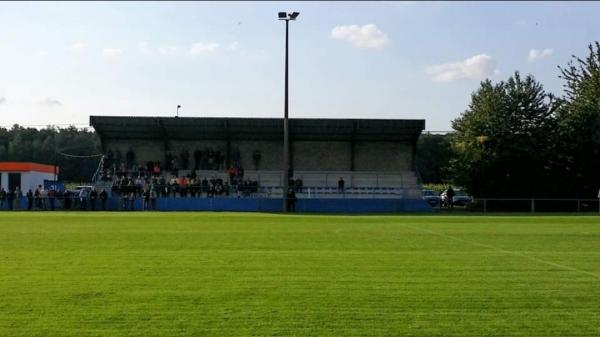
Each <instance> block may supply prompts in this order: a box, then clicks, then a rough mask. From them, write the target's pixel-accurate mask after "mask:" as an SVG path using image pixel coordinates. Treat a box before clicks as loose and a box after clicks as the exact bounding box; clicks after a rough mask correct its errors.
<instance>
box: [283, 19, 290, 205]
mask: <svg viewBox="0 0 600 337" xmlns="http://www.w3.org/2000/svg"><path fill="white" fill-rule="evenodd" d="M289 23H290V20H289V19H286V20H285V93H284V96H285V98H284V106H283V198H282V199H283V211H284V212H288V211H289V208H288V200H287V197H288V188H289V179H290V177H289V168H290V158H289V155H290V154H289V150H290V149H289V146H290V144H289V142H290V139H289V128H288V40H289Z"/></svg>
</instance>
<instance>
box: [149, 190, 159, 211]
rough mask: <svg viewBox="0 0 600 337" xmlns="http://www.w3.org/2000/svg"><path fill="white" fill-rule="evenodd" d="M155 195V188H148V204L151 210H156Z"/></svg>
mask: <svg viewBox="0 0 600 337" xmlns="http://www.w3.org/2000/svg"><path fill="white" fill-rule="evenodd" d="M156 197H157V193H156V190H155V189H154V188H151V189H150V204H151V206H152V210H153V211H155V210H156Z"/></svg>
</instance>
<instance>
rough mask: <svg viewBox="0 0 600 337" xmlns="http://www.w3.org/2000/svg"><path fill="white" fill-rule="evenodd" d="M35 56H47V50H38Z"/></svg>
mask: <svg viewBox="0 0 600 337" xmlns="http://www.w3.org/2000/svg"><path fill="white" fill-rule="evenodd" d="M37 56H38V57H46V56H48V51H46V50H40V51H39V52H38V53H37Z"/></svg>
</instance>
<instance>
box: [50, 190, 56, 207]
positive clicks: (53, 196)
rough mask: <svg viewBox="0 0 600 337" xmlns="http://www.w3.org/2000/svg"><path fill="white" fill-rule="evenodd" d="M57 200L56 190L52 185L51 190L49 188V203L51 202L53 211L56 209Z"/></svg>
mask: <svg viewBox="0 0 600 337" xmlns="http://www.w3.org/2000/svg"><path fill="white" fill-rule="evenodd" d="M55 200H56V190H55V189H54V187H51V188H50V190H48V203H49V204H50V210H51V211H53V210H54V202H55Z"/></svg>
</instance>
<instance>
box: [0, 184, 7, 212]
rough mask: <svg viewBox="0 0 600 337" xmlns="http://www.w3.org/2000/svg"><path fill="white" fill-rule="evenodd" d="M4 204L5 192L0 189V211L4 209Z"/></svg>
mask: <svg viewBox="0 0 600 337" xmlns="http://www.w3.org/2000/svg"><path fill="white" fill-rule="evenodd" d="M5 202H6V191H5V190H4V188H1V189H0V209H3V208H4V203H5Z"/></svg>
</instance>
